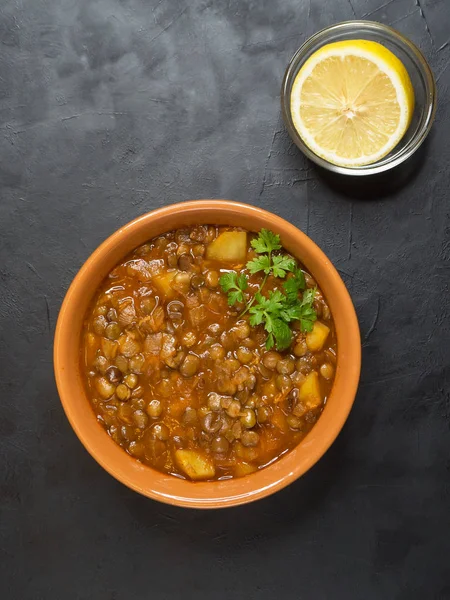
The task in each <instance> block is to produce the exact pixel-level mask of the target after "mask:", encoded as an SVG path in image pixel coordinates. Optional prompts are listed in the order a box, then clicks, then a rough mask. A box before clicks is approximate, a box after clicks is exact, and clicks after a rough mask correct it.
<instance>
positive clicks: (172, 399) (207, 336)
mask: <svg viewBox="0 0 450 600" xmlns="http://www.w3.org/2000/svg"><path fill="white" fill-rule="evenodd" d="M281 242H282V240H281ZM82 368H83V372H84V375H85V381H86V388H87V394H88V397H89V399H90V402H91V404H92V407H93V409H94V411H95V414H96V415H97V418H98V420H99V422H100V423H101V424H102V426H103V427H104V428H105V430H106V431H107V433H108V434H109V435H110V436H111V438H112V439H113V440H114V441H115V442H116V443H117V444H119V445H120V446H121V447H122V448H123V449H124V451H126V452H128V453H129V454H130V455H131V456H133V457H134V458H136V459H137V460H139V461H141V462H142V463H145V464H147V465H149V466H151V467H153V468H155V469H158V470H159V471H162V472H165V473H170V474H173V475H175V476H177V477H183V478H187V479H191V480H217V479H226V478H230V477H240V476H244V475H248V474H250V473H252V472H254V471H257V470H258V469H261V468H263V467H264V466H266V465H268V464H269V463H271V462H273V461H274V460H276V459H278V458H279V457H280V456H281V455H283V454H284V453H285V452H287V451H288V450H290V449H292V448H293V447H295V446H296V445H297V444H298V443H299V441H300V440H301V439H302V438H304V436H305V435H306V434H307V433H308V432H309V431H310V429H311V428H312V427H313V426H314V423H315V422H316V421H317V419H318V418H319V416H320V414H321V412H322V410H323V407H324V404H325V402H326V399H327V396H328V395H329V392H330V389H331V386H332V384H333V379H334V373H335V368H336V335H335V329H334V324H333V319H332V316H331V314H330V310H329V308H328V305H327V303H326V300H325V298H324V297H323V295H322V293H321V291H320V290H319V289H318V288H317V285H316V282H315V281H314V279H313V277H312V276H311V274H309V273H308V272H307V271H306V270H305V269H304V268H303V267H302V265H301V264H300V263H299V262H298V261H297V260H296V259H294V258H293V257H292V256H290V255H289V253H287V252H286V251H285V250H284V249H283V248H282V247H281V243H280V240H279V238H278V236H275V235H274V234H272V233H271V232H267V231H265V230H262V231H261V232H260V234H259V235H258V234H257V233H251V232H247V231H244V230H242V229H240V228H236V227H216V226H206V225H202V226H193V227H189V228H185V229H178V230H176V231H171V232H169V233H166V234H164V235H160V236H158V237H156V238H154V239H152V240H150V241H149V242H148V243H146V244H144V245H142V246H140V247H139V248H137V249H136V250H134V251H133V252H132V253H131V254H130V255H129V256H127V257H126V258H125V259H124V260H123V261H122V262H121V263H120V264H118V265H117V266H116V267H115V268H114V269H113V270H112V271H111V272H110V274H109V275H108V276H107V277H106V278H105V280H104V281H103V283H102V284H101V286H100V288H99V290H98V291H97V293H96V295H95V298H94V301H93V303H92V305H91V307H90V308H89V310H88V312H87V314H86V318H85V322H84V329H83V336H82Z"/></svg>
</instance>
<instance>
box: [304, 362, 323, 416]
mask: <svg viewBox="0 0 450 600" xmlns="http://www.w3.org/2000/svg"><path fill="white" fill-rule="evenodd" d="M299 400H300V402H302V403H303V404H306V406H307V407H308V408H315V407H316V406H319V404H320V403H321V402H322V396H321V394H320V384H319V376H318V374H317V372H316V371H313V372H312V373H310V374H309V375H307V377H306V379H305V381H304V382H303V383H302V385H301V386H300V390H299Z"/></svg>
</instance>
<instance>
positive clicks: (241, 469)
mask: <svg viewBox="0 0 450 600" xmlns="http://www.w3.org/2000/svg"><path fill="white" fill-rule="evenodd" d="M256 470H257V468H256V467H255V465H252V464H251V463H248V462H245V461H243V460H242V461H239V462H238V463H236V466H235V468H234V475H235V477H245V476H246V475H250V473H254V472H255V471H256Z"/></svg>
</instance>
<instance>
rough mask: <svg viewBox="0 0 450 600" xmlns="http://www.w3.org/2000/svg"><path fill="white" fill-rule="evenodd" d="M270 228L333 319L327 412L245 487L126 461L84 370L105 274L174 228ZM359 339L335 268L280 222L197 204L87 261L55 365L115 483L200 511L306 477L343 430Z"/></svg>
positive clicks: (117, 239) (140, 222)
mask: <svg viewBox="0 0 450 600" xmlns="http://www.w3.org/2000/svg"><path fill="white" fill-rule="evenodd" d="M207 223H210V224H218V225H235V226H241V227H244V228H246V229H248V230H251V231H259V230H260V229H261V228H262V227H266V228H268V229H271V230H272V231H275V232H277V233H280V235H281V239H282V243H283V245H284V247H285V248H286V249H287V250H288V251H290V252H291V253H292V254H293V255H295V256H296V257H298V259H299V260H300V261H301V262H302V263H303V264H304V265H305V266H306V268H307V269H308V270H309V271H310V272H311V273H312V274H313V275H314V277H315V278H316V280H317V282H318V285H319V286H320V288H321V289H322V291H323V293H324V294H325V296H326V298H327V300H328V303H329V306H330V310H331V312H332V315H333V318H334V321H335V326H336V335H337V344H338V361H337V369H336V377H335V382H334V386H333V389H332V392H331V394H330V396H329V399H328V401H327V404H326V406H325V408H324V411H323V413H322V415H321V417H320V419H319V420H318V422H317V423H316V425H315V426H314V427H313V429H312V430H311V432H310V433H309V434H308V435H307V436H306V437H305V438H304V439H303V440H302V442H301V443H300V444H299V446H297V447H296V448H294V449H293V450H291V451H290V452H289V453H287V454H286V455H285V456H284V457H282V458H281V459H280V460H278V461H277V462H275V463H273V464H272V465H270V466H268V467H266V468H264V469H262V470H261V471H259V472H257V473H254V474H252V475H250V476H248V477H244V478H241V479H231V480H226V481H218V482H217V481H216V482H204V483H192V482H189V481H185V480H182V479H178V478H176V477H173V476H169V475H165V474H163V473H160V472H158V471H156V470H154V469H152V468H150V467H148V466H145V465H143V464H141V463H139V462H138V461H137V460H136V459H134V458H132V457H131V456H129V455H128V454H127V453H126V452H124V451H123V450H122V449H121V448H120V447H119V446H117V444H116V443H115V442H114V441H113V440H112V439H111V438H110V437H109V436H108V435H107V434H106V432H105V431H104V429H103V428H102V427H101V426H100V424H99V423H98V422H97V420H96V417H95V415H94V412H93V410H92V408H91V406H90V403H89V400H88V398H87V395H86V391H85V387H84V384H83V380H82V377H81V369H80V339H81V331H82V326H83V320H84V315H85V313H86V310H87V308H88V306H89V304H90V302H91V299H92V297H93V295H94V293H95V291H96V290H97V288H98V286H99V285H100V283H101V281H102V280H103V278H104V277H105V276H106V275H107V274H108V272H109V271H110V270H111V269H112V268H113V267H114V266H115V265H116V264H117V262H118V261H120V260H121V259H122V258H123V257H124V256H125V255H126V254H128V253H129V252H130V251H131V250H133V249H134V248H136V247H137V246H139V245H140V244H142V243H144V242H145V241H147V240H148V239H150V238H152V237H154V236H156V235H158V234H160V233H163V232H166V231H170V230H171V229H175V228H177V227H181V226H186V225H194V224H207ZM360 361H361V353H360V337H359V329H358V323H357V319H356V315H355V311H354V308H353V305H352V302H351V300H350V297H349V295H348V292H347V290H346V288H345V286H344V283H343V282H342V280H341V278H340V277H339V275H338V273H337V271H336V270H335V269H334V267H333V266H332V264H331V263H330V261H329V260H328V259H327V257H326V256H325V255H324V254H323V252H322V251H321V250H320V249H319V248H318V247H317V246H316V245H315V244H314V243H313V242H312V241H311V240H310V239H309V238H308V237H307V236H306V235H304V234H303V233H302V232H300V231H299V230H298V229H297V228H295V227H294V226H293V225H290V224H289V223H287V222H286V221H284V220H283V219H281V218H279V217H277V216H276V215H273V214H271V213H268V212H266V211H263V210H261V209H257V208H255V207H252V206H248V205H244V204H238V203H233V202H227V201H194V202H186V203H182V204H178V205H172V206H169V207H167V208H163V209H159V210H156V211H154V212H153V213H149V214H147V215H144V216H142V217H140V218H138V219H136V220H135V221H133V222H131V223H129V224H128V225H126V226H125V227H123V228H121V229H120V230H119V231H117V232H116V233H115V234H113V235H112V236H111V237H110V238H108V239H107V240H106V241H105V242H104V243H103V244H102V245H101V246H100V247H99V248H98V249H97V250H96V251H95V252H94V253H93V254H92V255H91V257H90V258H89V259H88V260H87V261H86V263H85V264H84V265H83V267H82V268H81V270H80V272H79V273H78V274H77V276H76V278H75V279H74V281H73V283H72V285H71V287H70V288H69V291H68V292H67V295H66V298H65V300H64V302H63V305H62V308H61V311H60V315H59V318H58V323H57V328H56V334H55V346H54V364H55V376H56V381H57V385H58V390H59V394H60V398H61V401H62V404H63V407H64V410H65V412H66V414H67V417H68V419H69V421H70V423H71V425H72V427H73V429H74V430H75V432H76V434H77V435H78V437H79V438H80V440H81V442H82V443H83V444H84V446H85V447H86V449H87V450H88V451H89V452H90V453H91V455H92V456H93V457H94V458H95V459H96V460H97V461H98V462H99V464H100V465H102V466H103V467H104V468H105V469H106V470H107V471H108V472H109V473H110V474H111V475H113V476H114V477H116V478H117V479H118V480H120V481H122V482H123V483H124V484H125V485H127V486H129V487H130V488H132V489H134V490H136V491H138V492H140V493H142V494H144V495H146V496H149V497H152V498H154V499H157V500H160V501H163V502H168V503H171V504H178V505H182V506H192V507H197V508H213V507H223V506H230V505H235V504H242V503H245V502H250V501H252V500H255V499H256V498H259V497H262V496H266V495H268V494H270V493H272V492H273V491H275V490H277V489H280V488H282V487H284V486H285V485H287V484H288V483H290V482H291V481H293V480H294V479H296V478H297V477H299V476H300V475H301V474H303V473H304V472H305V471H306V470H307V469H309V468H310V467H311V466H312V465H313V464H314V463H315V462H316V461H317V460H318V459H319V458H320V456H322V455H323V454H324V452H325V451H326V450H327V449H328V447H329V446H330V445H331V443H332V442H333V441H334V439H335V438H336V436H337V434H338V433H339V431H340V429H341V428H342V426H343V424H344V422H345V420H346V418H347V416H348V413H349V411H350V408H351V406H352V404H353V400H354V397H355V394H356V389H357V384H358V380H359V372H360Z"/></svg>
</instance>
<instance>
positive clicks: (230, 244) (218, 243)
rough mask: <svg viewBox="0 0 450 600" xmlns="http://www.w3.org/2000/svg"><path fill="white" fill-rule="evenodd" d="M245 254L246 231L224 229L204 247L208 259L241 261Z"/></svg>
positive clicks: (243, 260) (243, 259)
mask: <svg viewBox="0 0 450 600" xmlns="http://www.w3.org/2000/svg"><path fill="white" fill-rule="evenodd" d="M246 256H247V233H246V232H245V231H224V232H223V233H221V234H220V235H219V236H218V237H217V238H216V239H215V240H214V241H212V242H211V243H210V244H209V246H208V247H207V249H206V258H207V259H208V260H224V261H226V262H232V263H243V262H245V259H246Z"/></svg>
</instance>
